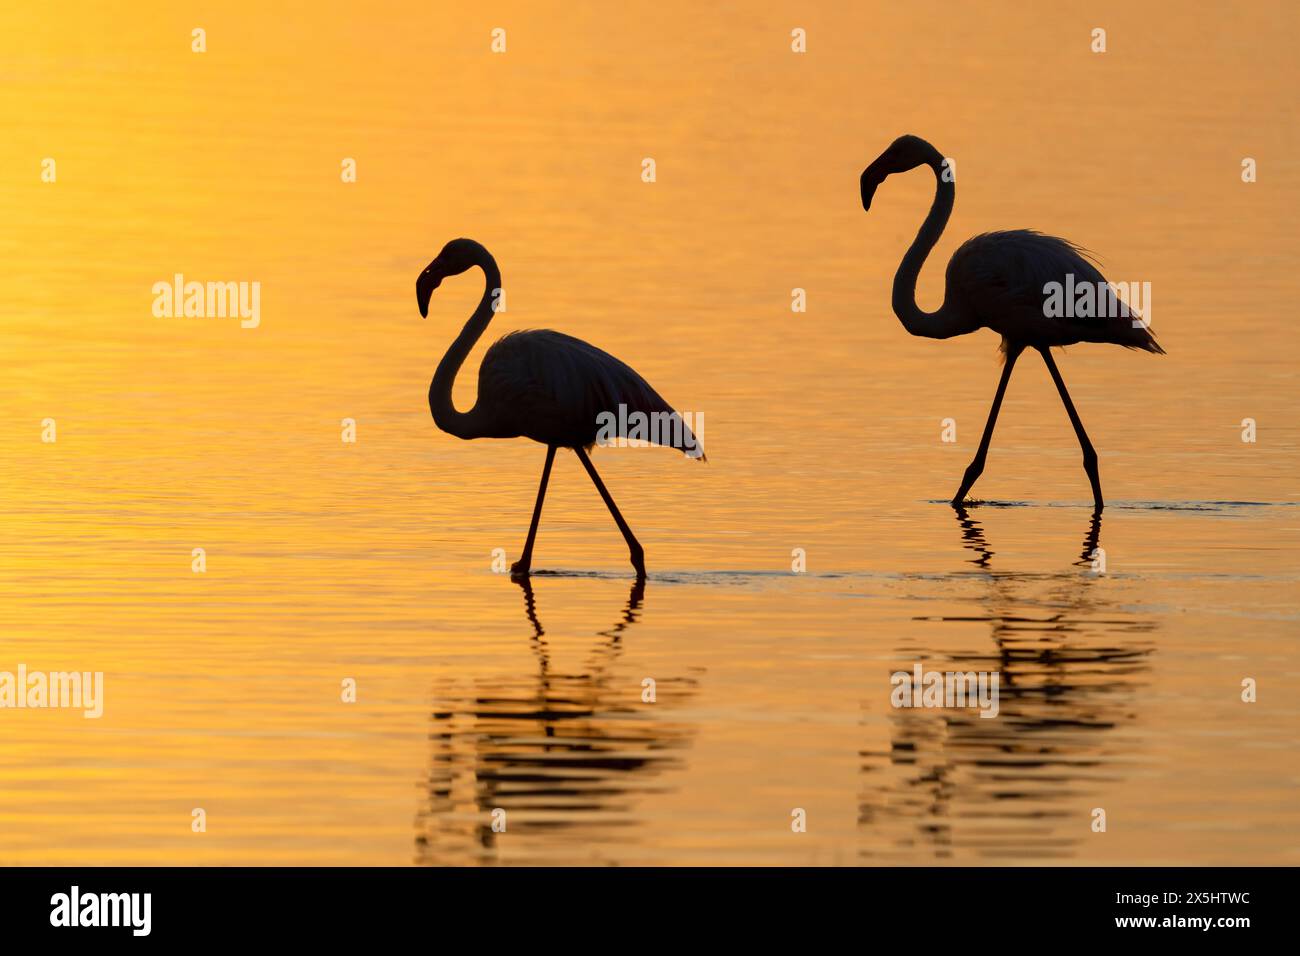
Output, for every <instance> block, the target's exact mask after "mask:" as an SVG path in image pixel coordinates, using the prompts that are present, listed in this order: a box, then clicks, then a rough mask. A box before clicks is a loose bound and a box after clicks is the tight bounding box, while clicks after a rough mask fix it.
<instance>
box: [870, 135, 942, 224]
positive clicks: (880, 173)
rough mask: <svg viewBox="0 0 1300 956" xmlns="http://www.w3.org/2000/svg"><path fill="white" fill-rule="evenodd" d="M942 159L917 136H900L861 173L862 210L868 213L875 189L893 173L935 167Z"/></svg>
mask: <svg viewBox="0 0 1300 956" xmlns="http://www.w3.org/2000/svg"><path fill="white" fill-rule="evenodd" d="M942 159H943V157H942V156H941V155H940V154H939V151H938V150H937V149H935V148H934V147H933V146H931V145H930V144H929V143H927V142H926V141H925V140H923V139H921V137H919V136H910V135H909V136H900V137H898V139H896V140H894V141H893V142H892V143H890V144H889V146H888V147H887V148H886V149H885V151H884V152H883V153H881V154H880V155H879V156H877V157H876V158H875V159H874V160H873V161H872V163H871V165H870V166H868V167H867V168H866V169H864V170H863V171H862V179H861V181H860V183H859V186H860V188H861V190H862V208H863V209H865V210H867V211H868V212H870V210H871V199H872V197H873V196H875V194H876V189H877V188H878V187H879V186H880V184H881V183H883V182H884V181H885V180H886V179H887V178H888V177H890V176H892V175H894V174H895V173H905V172H907V171H908V170H909V169H915V168H916V167H917V166H924V165H931V166H933V165H935V164H937V163H938V162H940V161H941V160H942Z"/></svg>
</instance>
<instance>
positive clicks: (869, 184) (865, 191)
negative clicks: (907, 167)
mask: <svg viewBox="0 0 1300 956" xmlns="http://www.w3.org/2000/svg"><path fill="white" fill-rule="evenodd" d="M877 163H879V160H877V161H876V162H875V163H872V164H871V165H870V166H868V167H867V168H866V169H864V170H863V171H862V179H861V181H860V182H859V183H858V188H859V189H860V190H861V191H862V208H863V210H865V211H866V212H870V211H871V199H872V197H873V196H875V195H876V189H877V187H879V186H880V184H881V183H883V182H884V181H885V176H886V175H888V174H887V173H881V171H880V170H879V168H878V167H877Z"/></svg>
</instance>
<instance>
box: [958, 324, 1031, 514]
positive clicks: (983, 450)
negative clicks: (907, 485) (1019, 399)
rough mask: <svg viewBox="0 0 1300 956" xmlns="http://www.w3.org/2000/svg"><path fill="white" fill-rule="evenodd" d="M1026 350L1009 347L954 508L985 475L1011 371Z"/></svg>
mask: <svg viewBox="0 0 1300 956" xmlns="http://www.w3.org/2000/svg"><path fill="white" fill-rule="evenodd" d="M1023 348H1024V346H1021V345H1008V346H1007V360H1006V364H1004V365H1003V366H1002V379H1001V380H1000V381H999V382H998V393H997V394H996V395H994V396H993V407H992V408H990V409H989V420H988V422H986V423H985V425H984V437H983V438H981V439H980V447H979V451H977V452H976V453H975V458H974V459H973V460H972V461H971V463H970V464H969V465H967V466H966V474H965V476H963V478H962V480H961V487H960V488H958V489H957V494H955V495H953V498H952V506H953V507H954V508H960V507H961V503H962V502H963V501H965V500H966V492H968V491H970V489H971V485H973V484H975V481H976V480H977V479H978V478H979V476H980V475H982V474H983V473H984V461H985V459H987V458H988V455H989V442H990V441H992V440H993V426H994V425H996V424H997V421H998V412H999V411H1000V410H1001V408H1002V396H1003V395H1005V394H1006V393H1007V382H1009V381H1011V370H1012V369H1013V368H1015V367H1016V359H1018V358H1020V352H1021V350H1022V349H1023Z"/></svg>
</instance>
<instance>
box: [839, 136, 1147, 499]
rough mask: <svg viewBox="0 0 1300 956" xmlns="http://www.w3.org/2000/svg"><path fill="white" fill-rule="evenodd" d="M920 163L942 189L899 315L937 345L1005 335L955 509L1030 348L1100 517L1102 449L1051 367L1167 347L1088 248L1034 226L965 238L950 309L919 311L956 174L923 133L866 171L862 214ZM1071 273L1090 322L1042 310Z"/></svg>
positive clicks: (900, 281) (952, 275) (905, 267)
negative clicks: (1085, 353)
mask: <svg viewBox="0 0 1300 956" xmlns="http://www.w3.org/2000/svg"><path fill="white" fill-rule="evenodd" d="M918 166H929V167H930V168H931V169H932V170H934V176H935V180H936V182H937V184H938V185H937V186H936V189H935V196H934V203H933V204H932V205H931V206H930V213H929V215H928V216H926V217H925V222H923V223H922V224H921V229H920V231H919V232H918V233H917V234H916V239H914V240H913V241H912V245H911V247H910V248H909V249H908V250H907V252H906V253H905V254H904V256H903V261H902V263H901V264H900V265H899V267H898V272H897V273H896V274H895V275H894V297H893V305H894V314H895V315H897V316H898V318H899V319H900V320H901V321H902V323H903V327H904V328H906V329H907V331H908V332H911V333H912V334H913V335H921V336H925V337H926V338H932V339H946V338H951V337H952V336H954V335H965V334H966V333H967V332H974V331H975V330H977V329H982V328H989V329H992V330H993V331H994V332H998V333H1000V334H1001V335H1002V351H1003V353H1004V355H1005V364H1004V366H1003V368H1002V379H1001V381H1000V382H998V390H997V394H996V395H994V397H993V407H992V408H991V409H990V410H989V418H988V423H987V424H986V425H985V426H984V437H983V438H982V439H981V440H980V446H979V451H977V452H976V453H975V458H974V460H973V461H972V462H971V463H970V465H969V466H968V467H967V468H966V474H965V476H964V477H963V478H962V482H961V487H960V488H959V489H957V494H956V495H954V496H953V499H952V505H953V507H960V506H961V504H962V501H963V500H964V499H965V497H966V492H968V491H969V490H970V488H971V486H972V485H973V484H975V481H976V479H977V478H979V476H980V473H981V472H983V471H984V460H985V458H986V457H987V456H988V450H989V441H990V439H992V437H993V426H994V423H996V422H997V418H998V409H999V408H1001V407H1002V396H1003V395H1004V394H1005V392H1006V390H1007V382H1008V381H1009V380H1010V379H1011V370H1012V368H1014V367H1015V364H1016V359H1017V358H1019V357H1020V353H1021V352H1022V351H1024V350H1025V349H1026V348H1033V349H1037V350H1038V352H1039V353H1040V354H1041V355H1042V356H1043V361H1044V362H1046V363H1047V370H1048V371H1049V372H1051V374H1052V381H1054V382H1055V383H1056V390H1057V391H1058V392H1060V394H1061V401H1062V402H1063V403H1064V404H1065V411H1066V413H1067V414H1068V415H1069V416H1070V422H1071V424H1073V425H1074V431H1075V434H1076V435H1078V437H1079V445H1080V447H1081V448H1082V449H1083V467H1084V470H1085V471H1086V472H1087V473H1088V481H1089V482H1090V483H1091V484H1092V497H1093V505H1094V511H1095V512H1100V511H1101V509H1102V507H1103V506H1104V505H1103V502H1102V498H1101V478H1100V476H1099V475H1098V473H1097V452H1096V450H1095V449H1094V448H1093V447H1092V442H1091V441H1089V440H1088V433H1087V432H1085V431H1084V430H1083V422H1081V421H1080V420H1079V413H1078V412H1076V411H1075V410H1074V403H1073V402H1072V401H1070V393H1069V392H1068V391H1066V389H1065V381H1064V380H1063V379H1062V378H1061V373H1060V372H1059V371H1058V370H1057V368H1056V363H1055V362H1054V361H1052V354H1051V351H1050V349H1051V348H1052V346H1059V345H1074V344H1075V343H1077V342H1109V343H1112V344H1114V345H1122V346H1124V347H1125V348H1130V349H1142V350H1143V351H1146V352H1157V353H1160V354H1164V351H1165V350H1164V349H1162V348H1161V347H1160V346H1159V344H1157V342H1156V340H1155V336H1154V335H1153V334H1152V333H1151V330H1150V328H1149V327H1148V323H1147V322H1145V321H1143V320H1142V318H1141V316H1140V315H1139V314H1138V313H1137V312H1135V311H1133V310H1131V309H1130V308H1129V307H1127V306H1125V307H1123V308H1121V307H1120V306H1121V303H1120V302H1119V300H1118V297H1117V296H1116V295H1115V294H1114V290H1113V287H1111V286H1110V285H1109V284H1108V283H1107V282H1106V280H1105V278H1103V276H1102V274H1101V273H1100V272H1099V271H1098V270H1097V268H1096V266H1094V265H1093V264H1092V263H1091V262H1090V261H1088V259H1087V258H1086V257H1085V254H1084V253H1083V250H1081V249H1080V248H1079V247H1078V246H1076V245H1074V243H1072V242H1069V241H1068V240H1066V239H1058V238H1056V237H1054V236H1045V235H1043V234H1042V233H1039V232H1034V231H1033V230H1031V229H1014V230H1010V231H1007V232H989V233H985V234H984V235H981V236H975V237H974V238H973V239H968V240H967V241H966V242H965V243H963V244H962V245H961V246H960V247H959V248H958V249H957V251H956V252H954V253H953V254H952V259H951V260H949V262H948V271H947V273H946V275H945V283H944V285H945V291H944V300H943V305H941V306H940V307H939V309H938V311H935V312H925V311H924V310H922V309H921V307H920V306H918V305H917V304H916V279H917V276H918V275H919V274H920V272H921V265H922V264H923V263H924V262H925V258H926V256H928V255H929V254H930V250H931V249H933V248H934V244H935V243H936V242H938V241H939V235H940V234H941V233H942V232H943V228H944V226H945V225H947V223H948V216H949V215H950V214H951V213H952V204H953V197H954V194H955V185H954V183H953V178H954V177H953V176H952V175H946V173H948V170H946V169H945V168H944V157H943V155H942V154H941V153H940V152H939V151H938V150H937V149H935V148H934V147H933V146H931V145H930V144H929V143H927V142H926V141H925V140H923V139H921V138H920V137H918V136H900V137H899V138H898V139H896V140H894V142H893V143H891V144H890V145H889V148H888V149H886V150H885V151H884V152H883V153H881V154H880V156H878V157H877V158H876V160H875V161H874V162H872V164H871V165H870V166H868V167H867V168H866V169H865V170H863V171H862V178H861V181H860V188H861V191H862V208H863V209H865V210H868V211H870V209H871V199H872V197H873V196H874V195H875V194H876V189H877V188H878V187H879V186H880V184H881V183H882V182H884V181H885V179H886V178H887V177H889V176H892V175H894V174H895V173H905V172H907V171H908V170H911V169H915V168H916V167H918ZM1071 275H1072V276H1073V280H1072V283H1070V284H1071V285H1073V286H1076V287H1077V286H1082V285H1083V284H1084V283H1087V284H1088V285H1090V286H1092V287H1093V288H1094V289H1096V290H1097V296H1096V307H1095V308H1093V309H1090V310H1085V311H1091V312H1092V313H1093V315H1091V316H1086V317H1073V316H1072V317H1065V316H1059V317H1057V316H1050V315H1049V314H1048V312H1049V310H1048V309H1046V308H1045V301H1046V297H1047V288H1046V287H1047V286H1048V285H1049V284H1050V283H1060V284H1061V285H1062V286H1067V276H1071ZM1053 311H1054V310H1053ZM1069 311H1072V310H1069Z"/></svg>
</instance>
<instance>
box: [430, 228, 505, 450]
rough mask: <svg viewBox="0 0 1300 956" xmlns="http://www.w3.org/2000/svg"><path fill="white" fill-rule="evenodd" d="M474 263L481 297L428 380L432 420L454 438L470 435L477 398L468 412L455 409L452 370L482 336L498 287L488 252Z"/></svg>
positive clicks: (497, 272) (498, 277) (496, 271)
mask: <svg viewBox="0 0 1300 956" xmlns="http://www.w3.org/2000/svg"><path fill="white" fill-rule="evenodd" d="M475 264H476V265H477V266H478V267H479V268H481V269H482V270H483V276H484V279H485V283H484V287H483V298H482V299H480V300H479V303H478V308H477V309H475V310H474V314H473V315H471V316H470V317H469V321H468V322H466V323H465V327H464V328H463V329H461V330H460V335H458V336H456V341H454V342H452V343H451V347H450V348H449V349H447V354H446V355H444V356H443V357H442V361H441V362H439V363H438V370H437V371H436V372H434V373H433V381H432V382H430V383H429V411H431V412H432V413H433V420H434V422H435V423H436V424H437V426H438V427H439V428H441V429H442V430H443V431H445V432H449V433H450V434H452V435H455V436H457V437H458V438H472V437H474V435H475V425H476V422H477V416H476V415H475V410H476V409H477V408H478V402H477V399H476V400H475V405H474V408H471V409H470V410H469V411H468V412H458V411H456V406H455V404H454V403H453V402H452V400H451V388H452V385H453V384H455V382H456V373H457V372H459V371H460V367H461V365H463V364H464V363H465V358H466V357H467V356H468V355H469V353H470V350H471V349H473V348H474V343H475V342H477V341H478V340H479V338H480V337H482V335H483V333H484V332H485V331H486V330H487V327H488V323H489V322H491V321H492V299H493V293H494V292H495V291H496V290H497V289H499V288H501V270H500V269H498V268H497V264H496V260H495V259H493V258H492V254H491V253H489V252H488V251H487V250H486V249H484V250H483V252H482V254H481V255H480V256H479V257H478V260H477V262H476V263H475Z"/></svg>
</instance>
